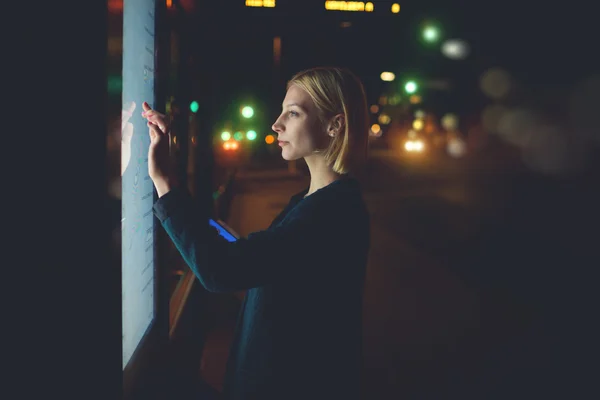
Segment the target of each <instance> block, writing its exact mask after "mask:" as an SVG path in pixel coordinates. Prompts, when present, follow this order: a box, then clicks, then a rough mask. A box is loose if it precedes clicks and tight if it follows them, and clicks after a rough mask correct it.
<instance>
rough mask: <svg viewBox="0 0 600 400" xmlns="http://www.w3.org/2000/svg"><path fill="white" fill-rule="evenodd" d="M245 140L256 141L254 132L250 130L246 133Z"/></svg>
mask: <svg viewBox="0 0 600 400" xmlns="http://www.w3.org/2000/svg"><path fill="white" fill-rule="evenodd" d="M246 138H247V139H248V140H254V139H256V131H253V130H250V131H248V132H246Z"/></svg>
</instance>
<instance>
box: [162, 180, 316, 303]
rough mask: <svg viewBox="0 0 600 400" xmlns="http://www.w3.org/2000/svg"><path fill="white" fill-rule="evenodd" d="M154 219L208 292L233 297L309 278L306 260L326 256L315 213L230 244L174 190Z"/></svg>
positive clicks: (188, 198)
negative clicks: (291, 279) (227, 294)
mask: <svg viewBox="0 0 600 400" xmlns="http://www.w3.org/2000/svg"><path fill="white" fill-rule="evenodd" d="M153 210H154V214H155V215H156V216H157V218H158V219H159V221H160V222H161V224H162V226H163V228H164V229H165V231H166V232H167V234H168V235H169V237H170V238H171V240H172V241H173V243H174V244H175V246H176V247H177V249H178V251H179V253H180V254H181V255H182V257H183V259H184V260H185V262H186V263H187V265H188V266H189V267H190V269H191V270H192V271H193V272H194V274H195V275H196V277H197V278H198V280H199V281H200V283H201V284H202V285H203V286H204V287H205V288H206V289H207V290H208V291H211V292H234V291H240V290H245V289H250V288H253V287H257V286H263V285H266V284H269V283H274V282H276V281H278V280H280V279H289V278H293V277H301V276H302V275H304V274H308V273H310V272H309V269H310V264H311V259H314V257H317V256H318V255H319V254H322V252H323V251H326V240H325V239H326V238H325V236H326V234H325V230H323V229H321V228H322V226H323V224H326V223H327V221H326V220H323V219H320V218H319V216H318V215H314V213H308V214H305V215H302V213H297V214H298V215H295V216H292V218H290V220H289V221H286V224H285V225H283V226H280V227H276V228H271V229H269V230H265V231H260V232H256V233H252V234H250V235H249V236H248V237H247V238H240V239H238V240H237V241H235V242H229V241H227V240H225V239H224V238H223V237H221V236H220V235H219V234H218V232H217V231H216V229H215V228H214V227H212V226H210V225H209V222H208V219H209V216H208V215H200V213H199V211H198V210H197V208H196V207H195V205H194V202H193V199H192V197H191V196H190V194H189V193H188V192H187V191H185V190H183V189H179V188H177V189H173V190H171V191H170V192H169V193H167V194H165V195H164V196H162V197H161V198H159V199H158V200H157V202H156V203H155V205H154V208H153Z"/></svg>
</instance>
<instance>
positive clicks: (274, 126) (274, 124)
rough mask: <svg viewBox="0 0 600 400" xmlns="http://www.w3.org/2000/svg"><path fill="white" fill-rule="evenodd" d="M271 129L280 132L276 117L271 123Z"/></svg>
mask: <svg viewBox="0 0 600 400" xmlns="http://www.w3.org/2000/svg"><path fill="white" fill-rule="evenodd" d="M271 129H272V130H273V132H277V133H281V124H280V123H279V119H277V121H275V122H274V123H273V125H272V126H271Z"/></svg>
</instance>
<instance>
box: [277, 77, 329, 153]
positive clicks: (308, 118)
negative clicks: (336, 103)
mask: <svg viewBox="0 0 600 400" xmlns="http://www.w3.org/2000/svg"><path fill="white" fill-rule="evenodd" d="M282 107H283V110H282V112H281V114H280V115H279V117H278V118H277V120H276V121H275V123H274V124H273V126H272V129H273V131H274V132H276V133H277V140H278V143H279V146H281V156H282V157H283V159H284V160H288V161H289V160H297V159H299V158H304V157H307V156H310V155H312V154H313V153H314V152H315V150H318V149H322V148H324V147H325V145H326V140H327V139H328V137H327V134H326V131H325V127H324V126H323V124H322V123H321V121H320V120H319V117H318V111H317V107H316V106H315V104H314V102H313V101H312V99H311V98H310V96H309V94H308V93H307V92H306V91H305V90H304V89H301V88H300V87H298V86H296V85H294V84H292V85H291V86H290V87H289V89H288V91H287V93H286V95H285V99H284V100H283V105H282Z"/></svg>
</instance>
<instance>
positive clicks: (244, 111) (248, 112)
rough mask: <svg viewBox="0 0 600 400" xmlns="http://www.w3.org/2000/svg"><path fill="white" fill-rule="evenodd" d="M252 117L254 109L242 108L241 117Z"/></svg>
mask: <svg viewBox="0 0 600 400" xmlns="http://www.w3.org/2000/svg"><path fill="white" fill-rule="evenodd" d="M253 115H254V109H253V108H252V107H250V106H245V107H244V108H242V116H243V117H244V118H252V116H253Z"/></svg>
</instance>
